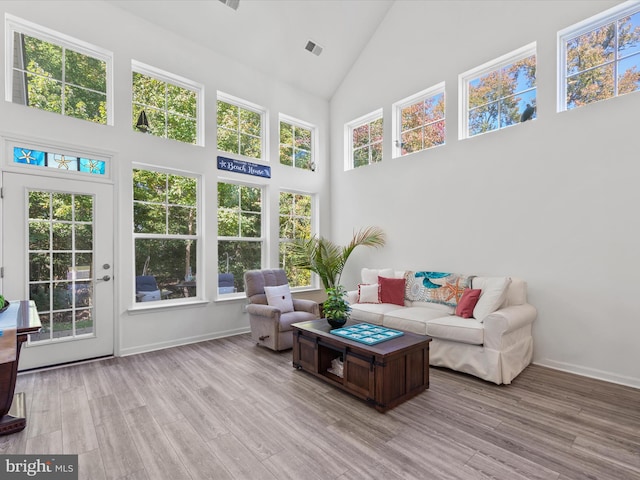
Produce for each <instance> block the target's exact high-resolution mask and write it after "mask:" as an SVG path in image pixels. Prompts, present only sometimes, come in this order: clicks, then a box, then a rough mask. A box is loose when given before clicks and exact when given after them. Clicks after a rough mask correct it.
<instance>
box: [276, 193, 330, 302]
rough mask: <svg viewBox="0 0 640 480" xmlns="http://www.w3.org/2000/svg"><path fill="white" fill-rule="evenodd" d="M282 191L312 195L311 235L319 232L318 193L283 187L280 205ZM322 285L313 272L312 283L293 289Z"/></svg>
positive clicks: (314, 288)
mask: <svg viewBox="0 0 640 480" xmlns="http://www.w3.org/2000/svg"><path fill="white" fill-rule="evenodd" d="M281 193H293V194H294V195H308V196H310V197H311V235H312V236H313V235H316V234H317V233H318V224H319V222H318V214H317V213H318V194H317V193H312V192H305V191H303V190H295V189H293V188H281V189H280V190H279V191H278V207H279V206H280V194H281ZM279 224H280V209H279V208H278V225H279ZM278 268H280V229H278ZM319 285H320V277H319V276H318V274H316V273H314V272H311V285H305V286H302V287H292V288H291V291H293V292H298V291H305V290H317V289H318V288H319Z"/></svg>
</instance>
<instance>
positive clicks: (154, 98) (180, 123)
mask: <svg viewBox="0 0 640 480" xmlns="http://www.w3.org/2000/svg"><path fill="white" fill-rule="evenodd" d="M131 90H132V108H131V113H132V121H133V122H132V125H133V129H134V130H136V131H142V132H144V133H150V134H152V135H155V136H157V137H162V138H169V139H172V140H178V141H180V142H184V143H191V144H195V145H204V118H203V115H202V114H201V112H203V111H204V108H203V102H204V86H203V85H202V84H199V83H196V82H193V81H191V80H189V79H186V78H184V77H180V76H179V75H175V74H173V73H169V72H165V71H164V70H160V69H158V68H155V67H152V66H149V65H145V64H143V63H140V62H137V61H135V60H132V62H131Z"/></svg>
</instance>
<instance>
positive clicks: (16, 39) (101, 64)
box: [5, 13, 113, 125]
mask: <svg viewBox="0 0 640 480" xmlns="http://www.w3.org/2000/svg"><path fill="white" fill-rule="evenodd" d="M112 72H113V53H111V52H110V51H108V50H105V49H102V48H100V47H96V46H95V45H91V44H89V43H87V42H83V41H82V40H78V39H75V38H73V37H70V36H69V35H65V34H63V33H59V32H56V31H54V30H51V29H49V28H46V27H42V26H40V25H36V24H34V23H31V22H28V21H26V20H22V19H20V18H18V17H14V16H13V15H10V14H7V13H5V79H6V83H5V99H6V101H7V102H13V103H18V104H21V105H27V106H29V107H34V108H38V109H40V110H45V111H49V112H55V113H59V114H62V115H65V116H68V117H74V118H80V119H82V120H88V121H90V122H94V123H100V124H106V125H113V73H112Z"/></svg>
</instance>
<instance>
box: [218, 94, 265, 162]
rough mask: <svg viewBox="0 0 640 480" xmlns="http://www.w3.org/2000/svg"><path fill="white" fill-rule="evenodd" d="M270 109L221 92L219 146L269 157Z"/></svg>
mask: <svg viewBox="0 0 640 480" xmlns="http://www.w3.org/2000/svg"><path fill="white" fill-rule="evenodd" d="M266 118H267V111H266V110H265V109H264V108H262V107H260V106H259V105H256V104H253V103H250V102H247V101H246V100H242V99H240V98H237V97H233V96H231V95H227V94H226V93H222V92H218V104H217V124H218V128H217V134H218V150H220V151H222V152H226V153H234V154H237V155H240V156H243V157H248V158H253V159H257V160H266V158H265V152H266V151H267V149H266V138H267V125H266V123H267V122H266Z"/></svg>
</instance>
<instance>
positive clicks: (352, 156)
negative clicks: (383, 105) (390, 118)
mask: <svg viewBox="0 0 640 480" xmlns="http://www.w3.org/2000/svg"><path fill="white" fill-rule="evenodd" d="M383 133H384V132H383V123H382V109H380V110H377V111H375V112H373V113H370V114H369V115H365V116H364V117H360V118H358V119H356V120H354V121H353V122H351V123H348V124H347V126H346V135H347V145H349V155H348V158H349V164H348V165H347V169H349V168H357V167H362V166H364V165H371V164H372V163H378V162H381V161H382V140H383Z"/></svg>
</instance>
